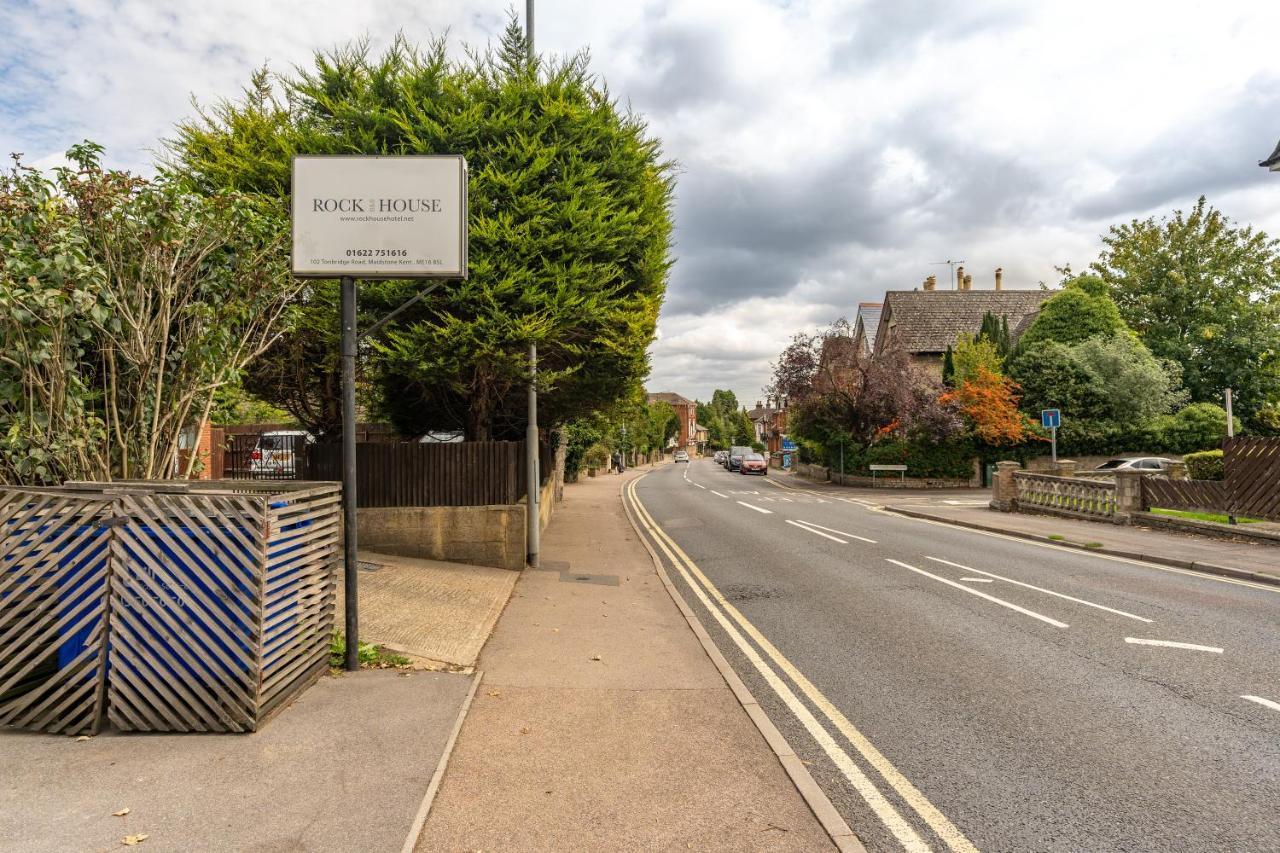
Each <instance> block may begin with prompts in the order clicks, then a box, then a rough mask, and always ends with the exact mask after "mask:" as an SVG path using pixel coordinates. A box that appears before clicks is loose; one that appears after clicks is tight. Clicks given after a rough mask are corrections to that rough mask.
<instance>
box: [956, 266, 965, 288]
mask: <svg viewBox="0 0 1280 853" xmlns="http://www.w3.org/2000/svg"><path fill="white" fill-rule="evenodd" d="M956 290H964V267H956Z"/></svg>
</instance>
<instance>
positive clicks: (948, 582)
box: [889, 560, 1069, 628]
mask: <svg viewBox="0 0 1280 853" xmlns="http://www.w3.org/2000/svg"><path fill="white" fill-rule="evenodd" d="M889 562H890V563H893V564H894V565H895V566H902V568H904V569H910V570H911V571H913V572H916V573H917V574H921V575H924V576H925V577H927V578H933V579H934V580H936V581H941V582H942V583H945V584H946V585H947V586H953V587H955V588H956V589H962V590H964V591H965V592H967V593H969V594H970V595H976V596H978V598H985V599H986V600H987V601H991V602H994V603H996V604H999V605H1000V606H1001V607H1007V608H1009V609H1010V610H1016V611H1018V612H1019V613H1022V614H1024V615H1026V616H1030V617H1032V618H1033V619H1039V620H1040V621H1041V622H1047V623H1049V624H1050V625H1052V626H1053V627H1055V628H1067V627H1069V626H1068V625H1067V623H1066V622H1059V621H1058V620H1057V619H1050V618H1049V617H1048V616H1045V615H1044V614H1043V613H1037V612H1035V611H1034V610H1028V609H1027V608H1025V607H1019V606H1018V605H1016V604H1014V603H1013V602H1011V601H1005V600H1004V599H1003V598H996V597H995V596H994V595H987V594H986V593H985V592H978V591H977V590H976V589H969V587H967V586H965V585H964V584H959V583H956V582H955V581H953V580H948V579H947V578H944V577H939V576H938V575H935V574H933V573H932V572H926V571H925V570H924V569H917V568H916V567H915V566H908V565H907V564H906V563H903V562H899V561H898V560H889Z"/></svg>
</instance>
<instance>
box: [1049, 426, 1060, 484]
mask: <svg viewBox="0 0 1280 853" xmlns="http://www.w3.org/2000/svg"><path fill="white" fill-rule="evenodd" d="M1049 433H1050V434H1051V435H1052V436H1053V473H1055V474H1056V473H1058V428H1057V427H1049Z"/></svg>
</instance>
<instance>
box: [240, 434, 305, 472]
mask: <svg viewBox="0 0 1280 853" xmlns="http://www.w3.org/2000/svg"><path fill="white" fill-rule="evenodd" d="M314 441H315V438H313V437H312V435H311V433H309V432H306V431H305V430H300V429H282V430H276V431H274V432H264V433H263V434H262V435H260V436H258V442H257V444H255V445H254V446H253V452H252V453H250V454H249V472H250V475H251V476H253V477H262V478H271V477H292V476H294V475H295V474H297V459H298V453H301V452H302V450H303V447H304V446H305V445H307V444H311V443H313V442H314Z"/></svg>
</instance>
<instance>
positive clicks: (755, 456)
mask: <svg viewBox="0 0 1280 853" xmlns="http://www.w3.org/2000/svg"><path fill="white" fill-rule="evenodd" d="M739 470H741V471H742V473H744V474H759V475H760V476H761V477H767V476H769V461H768V460H767V459H765V458H764V457H763V456H761V455H760V454H759V453H748V454H747V455H746V456H744V457H742V467H741V468H740V469H739Z"/></svg>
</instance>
